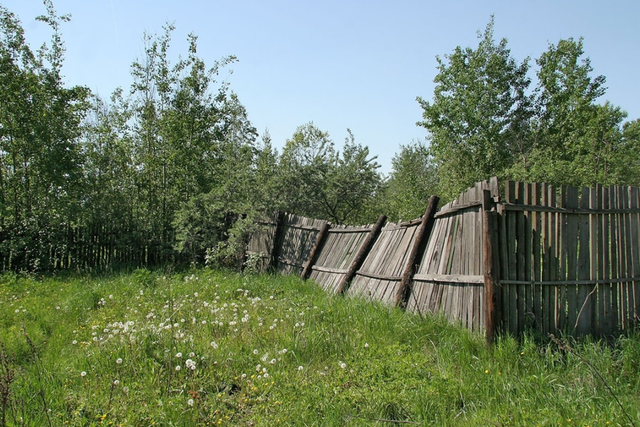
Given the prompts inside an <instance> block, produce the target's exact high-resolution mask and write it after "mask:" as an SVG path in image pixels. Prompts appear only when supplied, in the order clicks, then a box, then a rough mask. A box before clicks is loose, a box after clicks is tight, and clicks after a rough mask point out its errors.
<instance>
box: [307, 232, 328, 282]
mask: <svg viewBox="0 0 640 427" xmlns="http://www.w3.org/2000/svg"><path fill="white" fill-rule="evenodd" d="M329 228H331V226H330V225H329V223H328V222H327V223H325V224H324V225H323V226H322V228H321V229H320V232H319V233H318V235H317V236H316V244H315V245H314V246H313V249H312V250H311V254H309V259H308V260H307V263H306V264H305V266H304V268H303V269H302V273H300V277H301V278H302V280H307V279H308V278H309V274H311V268H312V267H313V265H314V264H315V262H316V260H317V259H318V255H320V250H321V249H322V245H324V242H325V240H326V238H327V234H328V232H329Z"/></svg>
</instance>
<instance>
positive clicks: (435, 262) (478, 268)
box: [407, 180, 498, 330]
mask: <svg viewBox="0 0 640 427" xmlns="http://www.w3.org/2000/svg"><path fill="white" fill-rule="evenodd" d="M484 190H490V191H491V195H492V196H493V197H494V198H497V197H498V183H497V180H492V181H491V182H488V181H483V182H479V183H477V184H476V185H475V186H474V187H472V188H470V189H469V190H467V192H465V193H464V194H462V195H461V196H460V197H458V199H456V200H454V201H453V202H451V203H449V204H447V205H445V206H443V207H442V208H441V209H440V211H439V212H438V213H437V214H436V215H435V223H434V226H433V230H432V232H431V235H430V238H429V241H428V243H427V247H426V250H425V252H424V256H423V257H422V260H421V261H420V263H419V267H418V269H417V272H416V274H415V275H414V276H413V284H412V292H411V295H410V298H409V301H408V305H407V309H408V310H410V311H413V312H418V313H434V314H435V313H442V314H444V315H445V316H446V317H448V318H449V319H450V320H452V321H456V322H460V323H462V324H463V325H464V326H466V327H468V328H469V329H473V330H480V329H482V328H484V326H485V319H484V311H485V310H484V269H483V235H482V233H483V229H484V228H483V191H484Z"/></svg>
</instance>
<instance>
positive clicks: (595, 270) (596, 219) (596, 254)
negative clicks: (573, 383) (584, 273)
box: [589, 186, 604, 335]
mask: <svg viewBox="0 0 640 427" xmlns="http://www.w3.org/2000/svg"><path fill="white" fill-rule="evenodd" d="M601 188H602V186H596V187H595V188H592V189H591V190H590V191H591V195H590V199H589V209H591V210H592V211H598V210H601V206H602V197H601V192H600V190H601ZM602 217H603V215H602V214H600V213H595V212H594V213H592V214H591V215H589V235H590V245H589V256H590V263H591V270H590V272H589V277H590V278H591V280H592V281H594V282H596V284H595V285H594V287H593V294H592V296H591V313H590V315H591V325H590V330H592V331H599V332H598V333H597V334H598V335H604V334H603V333H602V332H601V330H602V326H603V324H602V320H601V318H600V316H599V306H600V304H601V301H600V296H601V290H602V288H603V286H601V285H600V284H599V283H598V281H600V279H602V264H601V263H602V260H601V256H602V255H601V254H602V234H601V232H600V231H601V229H602V226H601V223H602Z"/></svg>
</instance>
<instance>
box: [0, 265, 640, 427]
mask: <svg viewBox="0 0 640 427" xmlns="http://www.w3.org/2000/svg"><path fill="white" fill-rule="evenodd" d="M0 341H1V342H2V344H3V345H4V348H5V350H3V354H4V355H5V356H6V358H5V359H4V360H5V363H3V364H2V368H1V369H2V370H1V371H0V379H1V381H0V392H1V391H2V390H6V391H7V392H6V393H5V394H2V393H0V403H1V404H2V408H0V409H2V410H3V411H4V417H5V418H4V420H5V421H4V423H5V425H25V426H43V425H45V426H46V425H52V426H58V425H73V426H90V425H122V426H148V425H158V426H196V425H242V426H251V425H254V426H258V425H260V426H271V425H278V424H280V425H316V426H325V425H333V426H343V425H349V426H356V425H393V424H394V423H395V424H398V423H400V422H401V423H402V424H409V425H411V424H417V425H459V426H467V425H478V426H486V425H499V426H502V425H548V426H555V425H568V426H569V425H580V426H584V425H592V426H595V425H628V424H629V420H628V419H627V415H629V416H630V417H631V419H632V420H633V422H635V423H636V425H640V421H639V418H638V417H639V414H640V410H639V409H638V408H640V397H639V396H640V375H639V372H638V369H639V368H640V340H638V338H637V337H631V338H621V339H619V340H618V341H617V342H616V343H615V344H614V345H605V344H600V343H594V342H590V341H587V342H582V343H579V344H573V348H572V349H566V348H565V349H559V348H558V347H557V345H556V344H554V343H550V344H544V345H542V344H537V343H534V342H533V341H532V340H530V339H524V340H523V341H516V340H513V339H510V338H505V339H500V340H498V342H497V344H496V345H495V346H494V347H492V348H487V346H486V345H485V343H484V340H483V338H482V336H480V335H474V334H472V333H469V332H468V331H466V330H463V329H460V328H457V327H455V326H452V325H450V324H448V323H447V322H446V321H444V320H443V319H441V318H435V319H430V318H422V317H419V316H415V315H409V314H406V313H402V312H400V311H398V310H393V309H389V308H386V307H384V306H381V305H378V304H372V303H368V302H364V301H359V300H354V299H345V298H341V297H332V296H329V295H327V294H325V293H324V292H323V291H322V290H321V289H319V288H318V287H317V286H314V285H313V284H312V283H310V282H307V283H305V282H302V281H300V280H299V279H297V278H295V277H280V276H267V275H263V276H250V275H247V276H243V275H239V274H235V273H230V272H213V271H210V270H194V271H189V272H188V273H182V274H164V273H162V272H148V271H145V270H140V271H136V272H134V273H133V274H114V275H110V276H101V277H79V276H71V277H65V278H56V277H53V278H46V279H40V280H35V279H32V278H22V277H18V276H15V275H5V276H2V277H0ZM596 370H597V372H595V371H596ZM597 373H599V374H600V375H602V378H603V379H604V380H605V382H606V384H607V385H608V387H610V389H609V388H607V387H606V386H605V384H604V383H603V381H602V379H601V378H600V377H599V376H598V375H597ZM11 374H13V376H12V375H11ZM11 377H12V379H13V380H12V382H11V383H10V384H8V383H9V382H10V381H9V379H11ZM5 385H6V387H5ZM3 387H4V388H3ZM611 392H613V394H614V395H615V398H614V396H613V395H612V393H611ZM2 396H5V397H6V399H2ZM616 398H617V399H619V401H620V403H621V404H622V407H623V408H624V410H623V409H621V407H620V405H619V404H618V402H617V401H616ZM3 402H4V403H3ZM625 412H626V413H625ZM0 422H1V421H0ZM0 425H2V424H0Z"/></svg>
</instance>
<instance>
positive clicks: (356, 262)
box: [338, 215, 387, 294]
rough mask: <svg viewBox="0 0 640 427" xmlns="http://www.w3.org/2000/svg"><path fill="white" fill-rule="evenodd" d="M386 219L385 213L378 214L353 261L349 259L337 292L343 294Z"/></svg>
mask: <svg viewBox="0 0 640 427" xmlns="http://www.w3.org/2000/svg"><path fill="white" fill-rule="evenodd" d="M386 221H387V217H386V215H380V217H379V218H378V221H376V224H375V225H374V226H373V228H372V229H371V232H370V233H369V235H368V236H367V239H366V240H365V242H364V243H363V244H362V246H361V247H360V250H359V251H358V253H357V254H356V256H355V257H354V258H353V261H351V265H350V266H349V269H348V270H347V273H346V274H345V275H344V277H343V278H342V281H341V282H340V285H339V286H338V293H339V294H344V292H345V291H346V290H347V288H348V287H349V284H350V283H351V281H352V280H353V278H354V277H355V275H356V272H357V271H358V270H359V269H360V267H362V264H363V263H364V261H365V259H366V257H367V254H368V253H369V251H370V250H371V248H372V246H373V244H374V243H375V241H376V239H377V238H378V236H379V235H380V230H382V227H383V226H384V223H385V222H386Z"/></svg>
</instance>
